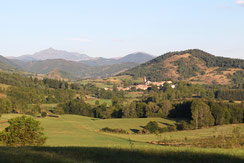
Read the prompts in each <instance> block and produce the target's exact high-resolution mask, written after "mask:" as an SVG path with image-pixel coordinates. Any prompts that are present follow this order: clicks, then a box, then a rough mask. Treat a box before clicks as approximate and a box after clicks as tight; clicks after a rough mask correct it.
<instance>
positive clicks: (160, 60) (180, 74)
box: [0, 49, 244, 86]
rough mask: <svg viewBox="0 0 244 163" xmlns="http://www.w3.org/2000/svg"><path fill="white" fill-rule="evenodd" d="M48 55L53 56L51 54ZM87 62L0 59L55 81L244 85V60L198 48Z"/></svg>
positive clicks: (1, 64)
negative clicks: (130, 80)
mask: <svg viewBox="0 0 244 163" xmlns="http://www.w3.org/2000/svg"><path fill="white" fill-rule="evenodd" d="M48 51H50V49H49V50H48ZM51 51H53V49H52V50H51ZM54 51H56V50H54ZM44 52H45V50H44ZM39 54H40V53H39ZM56 54H57V53H56ZM66 54H67V53H66ZM44 56H45V55H44ZM50 56H52V57H53V55H50ZM43 58H44V57H43ZM72 58H73V57H72ZM88 58H89V59H88ZM69 59H70V58H69ZM86 59H87V60H80V61H72V60H67V59H46V60H41V59H40V60H31V61H27V60H18V59H16V58H15V59H7V58H5V57H2V56H0V69H2V70H4V71H12V72H16V71H18V72H20V71H22V72H30V73H36V74H46V75H47V76H48V77H55V78H58V79H64V78H66V79H81V78H103V77H109V76H113V75H131V76H135V77H147V79H148V80H150V81H162V80H173V81H177V80H184V81H189V82H192V83H201V84H206V83H208V84H213V83H214V84H223V85H227V84H230V83H235V84H239V85H240V84H241V85H242V84H243V86H244V80H243V79H244V60H242V59H232V58H225V57H217V56H214V55H212V54H209V53H207V52H204V51H202V50H199V49H190V50H185V51H178V52H169V53H166V54H164V55H161V56H159V57H156V58H155V57H153V56H151V55H149V54H146V53H133V54H129V55H127V56H125V57H122V58H118V59H116V58H111V59H107V58H91V57H86Z"/></svg>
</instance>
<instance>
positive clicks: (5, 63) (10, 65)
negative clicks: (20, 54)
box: [0, 55, 19, 71]
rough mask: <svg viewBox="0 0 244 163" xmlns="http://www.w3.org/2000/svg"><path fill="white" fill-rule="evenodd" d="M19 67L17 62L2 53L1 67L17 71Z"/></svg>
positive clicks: (0, 58)
mask: <svg viewBox="0 0 244 163" xmlns="http://www.w3.org/2000/svg"><path fill="white" fill-rule="evenodd" d="M18 68H19V66H18V65H17V64H15V63H14V62H12V61H11V60H9V59H7V58H5V57H3V56H1V55H0V69H1V70H5V71H16V70H17V69H18Z"/></svg>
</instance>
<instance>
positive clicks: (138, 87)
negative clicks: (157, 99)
mask: <svg viewBox="0 0 244 163" xmlns="http://www.w3.org/2000/svg"><path fill="white" fill-rule="evenodd" d="M165 83H168V84H170V85H171V87H172V88H173V89H174V88H175V85H174V84H173V82H172V81H160V82H151V81H150V80H147V78H146V77H144V83H143V84H138V85H132V86H128V87H125V88H124V87H117V89H118V90H123V91H129V90H131V88H133V87H134V88H135V89H136V90H147V89H148V88H150V87H151V86H152V85H155V86H157V87H158V88H160V86H164V84H165ZM110 89H112V88H105V90H110Z"/></svg>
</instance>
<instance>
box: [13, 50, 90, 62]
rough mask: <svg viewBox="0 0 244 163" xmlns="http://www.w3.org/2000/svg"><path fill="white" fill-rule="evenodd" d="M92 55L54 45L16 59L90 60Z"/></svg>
mask: <svg viewBox="0 0 244 163" xmlns="http://www.w3.org/2000/svg"><path fill="white" fill-rule="evenodd" d="M90 58H91V57H89V56H87V55H86V54H80V53H76V52H67V51H64V50H56V49H54V48H52V47H50V48H48V49H44V50H41V51H39V52H37V53H34V54H32V55H23V56H20V57H15V58H14V59H18V60H22V61H35V60H47V59H65V60H70V61H82V60H88V59H90Z"/></svg>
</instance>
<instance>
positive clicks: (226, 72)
mask: <svg viewBox="0 0 244 163" xmlns="http://www.w3.org/2000/svg"><path fill="white" fill-rule="evenodd" d="M243 71H244V60H241V59H231V58H224V57H216V56H214V55H211V54H209V53H206V52H204V51H202V50H198V49H192V50H186V51H179V52H169V53H166V54H164V55H162V56H159V57H157V58H155V59H153V60H150V61H148V62H146V63H144V64H141V65H139V66H137V67H134V68H132V69H130V70H128V71H125V72H124V73H123V74H126V75H132V76H136V77H143V76H146V77H147V78H148V79H149V80H152V81H161V80H169V79H172V80H186V81H194V82H204V83H206V82H207V83H211V84H212V83H217V84H229V83H231V82H235V81H236V80H238V82H243V78H244V76H243V75H244V72H243ZM236 77H237V78H238V79H233V78H236ZM239 78H240V79H239ZM239 80H242V81H239ZM243 84H244V83H243Z"/></svg>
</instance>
